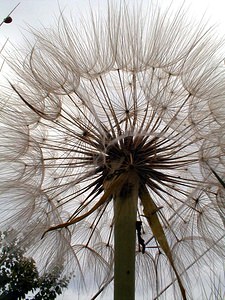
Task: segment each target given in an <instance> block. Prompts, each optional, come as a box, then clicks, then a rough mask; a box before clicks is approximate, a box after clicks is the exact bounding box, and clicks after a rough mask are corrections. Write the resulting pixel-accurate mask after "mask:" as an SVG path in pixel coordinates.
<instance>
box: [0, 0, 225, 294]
mask: <svg viewBox="0 0 225 300" xmlns="http://www.w3.org/2000/svg"><path fill="white" fill-rule="evenodd" d="M33 33H34V37H35V44H34V45H33V46H32V47H30V48H29V47H28V51H27V53H26V55H25V56H23V55H22V54H21V53H20V54H17V60H15V59H14V60H13V61H11V62H10V64H11V66H12V67H13V69H14V71H15V72H16V73H17V75H18V77H17V80H13V81H10V87H9V88H8V89H6V93H5V95H4V99H3V98H2V101H1V102H2V104H1V112H0V120H1V136H0V145H1V146H0V151H1V155H0V165H1V174H0V207H1V210H0V211H1V212H0V220H1V226H4V227H6V228H11V227H13V228H16V229H17V230H19V232H20V234H21V239H22V240H23V242H24V243H26V244H27V246H28V248H29V250H28V252H29V253H30V254H32V255H34V256H35V257H36V259H37V260H38V261H39V266H40V269H41V268H43V269H45V268H48V269H49V268H50V269H51V268H53V266H54V265H55V264H57V263H59V262H60V263H64V266H65V270H67V271H68V272H70V271H74V270H75V272H76V276H77V277H78V276H80V277H79V278H80V279H79V280H78V281H77V282H78V284H80V285H82V284H83V283H86V284H88V285H90V282H91V283H96V284H97V286H101V285H102V284H104V283H105V282H107V281H110V278H111V276H112V272H113V226H114V216H113V203H112V199H113V196H114V195H115V193H117V191H118V189H120V188H121V186H122V185H124V183H126V178H128V177H129V174H130V176H132V174H135V176H136V178H138V182H139V199H138V207H137V221H138V222H142V223H141V224H142V231H141V234H142V238H143V240H144V245H145V246H144V249H143V248H141V247H143V243H142V245H140V244H139V242H138V241H140V235H139V239H137V255H136V264H137V268H136V269H137V278H138V280H137V286H138V287H140V289H138V293H143V297H146V294H148V293H149V294H150V295H151V297H152V298H154V299H156V298H155V297H157V295H162V297H163V296H164V295H166V297H168V295H170V293H173V297H175V298H177V299H180V298H179V297H180V294H179V286H178V284H177V282H176V280H174V276H175V275H177V274H180V276H181V278H182V280H183V281H184V285H185V288H187V289H188V287H189V286H190V282H191V280H192V278H191V277H190V282H189V281H188V280H187V281H185V280H184V279H186V276H188V272H189V271H188V270H189V269H190V270H192V268H194V267H196V268H197V267H200V266H202V265H203V266H205V265H207V266H208V268H210V269H213V268H214V267H215V264H216V262H215V261H218V257H223V255H224V251H223V247H222V242H223V236H224V204H223V201H222V198H223V195H224V191H223V188H222V186H221V184H220V182H219V181H218V180H217V178H216V177H215V174H214V173H213V171H212V170H214V169H216V170H218V175H219V176H221V178H224V161H225V160H224V147H223V146H224V144H223V141H224V136H225V135H224V133H225V130H224V129H225V126H224V115H225V100H224V97H225V96H224V95H225V86H224V82H225V81H224V79H225V68H224V64H223V61H222V55H221V46H222V42H221V41H216V39H215V38H214V32H213V30H212V29H207V28H206V29H205V25H204V24H202V23H199V24H197V23H196V24H191V23H190V21H188V19H187V17H186V13H185V8H184V7H183V8H180V9H179V10H178V11H177V12H174V11H172V10H163V9H161V8H160V7H159V6H157V5H154V4H152V3H151V4H149V7H148V8H147V9H143V7H142V5H139V4H137V3H136V4H135V5H128V4H127V3H126V2H125V1H121V2H120V1H119V2H115V3H114V2H113V4H111V2H110V1H109V4H108V11H107V12H106V14H105V15H103V16H102V17H100V16H99V15H97V14H95V13H94V12H93V11H91V13H90V18H89V19H87V20H86V21H85V22H82V23H81V24H76V25H75V22H74V23H70V22H68V21H67V20H66V19H65V18H64V17H63V16H61V17H60V19H59V22H58V27H57V28H56V29H48V30H45V31H43V32H42V31H40V32H38V31H34V32H33ZM21 57H22V59H21ZM127 189H129V187H127ZM143 191H144V192H143ZM146 193H147V194H148V195H149V197H150V198H149V199H150V200H149V201H150V202H151V205H152V206H151V207H152V210H151V214H152V215H156V216H157V220H159V222H160V224H161V227H162V229H163V232H164V235H165V236H164V238H165V239H166V240H167V243H168V245H169V247H170V252H169V253H165V249H164V248H163V247H162V243H161V241H160V238H161V239H162V237H160V236H157V234H156V233H155V229H154V224H153V225H152V226H151V222H150V221H149V220H150V216H149V215H148V214H147V213H146V211H147V208H146V207H147V206H146V205H147V204H146V202H145V200H144V199H145V198H144V197H145V195H146ZM149 209H150V208H149ZM139 224H140V223H139ZM139 234H140V231H139ZM203 254H204V255H203ZM209 257H210V260H209ZM171 261H172V262H173V264H174V266H175V267H174V266H171ZM175 269H176V270H177V271H175ZM174 272H175V273H176V272H177V274H175V273H174ZM199 272H200V271H199ZM199 272H196V274H200V273H199ZM212 273H213V272H212ZM96 274H97V275H98V276H97V275H96ZM197 276H198V275H197ZM203 279H204V277H203ZM149 281H150V282H151V286H152V289H150V288H149V286H148V282H149ZM185 282H186V283H185ZM188 282H189V283H188ZM170 286H174V287H175V288H174V290H172V291H170V288H169V287H170ZM146 287H148V288H146ZM167 288H168V289H167ZM168 291H169V292H168ZM167 292H168V293H169V294H167ZM145 299H146V298H145ZM167 299H168V298H167Z"/></svg>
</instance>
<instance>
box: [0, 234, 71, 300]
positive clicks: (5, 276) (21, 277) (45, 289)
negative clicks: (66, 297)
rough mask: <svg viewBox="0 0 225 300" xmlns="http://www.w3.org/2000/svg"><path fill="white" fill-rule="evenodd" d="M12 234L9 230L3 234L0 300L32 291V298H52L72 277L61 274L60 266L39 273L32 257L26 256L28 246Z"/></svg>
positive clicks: (0, 264) (23, 297) (1, 243)
mask: <svg viewBox="0 0 225 300" xmlns="http://www.w3.org/2000/svg"><path fill="white" fill-rule="evenodd" d="M9 237H10V233H9V234H8V233H5V232H4V233H1V237H0V247H1V250H0V300H18V299H27V298H26V295H27V293H28V292H32V293H33V296H31V297H32V299H33V300H43V299H46V300H52V299H55V298H56V297H57V295H60V294H61V293H62V289H63V288H66V287H67V286H68V283H69V279H70V278H69V277H67V278H66V277H63V276H62V275H61V268H60V267H56V268H55V269H54V270H53V271H52V272H51V273H47V274H44V275H42V276H40V275H39V273H38V270H37V267H36V264H35V261H34V260H33V258H31V257H26V256H25V255H24V254H25V249H22V248H21V247H20V246H19V244H18V241H17V240H16V239H10V238H9ZM29 299H31V298H29Z"/></svg>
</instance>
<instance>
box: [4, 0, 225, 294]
mask: <svg viewBox="0 0 225 300" xmlns="http://www.w3.org/2000/svg"><path fill="white" fill-rule="evenodd" d="M127 1H128V2H131V1H133V0H127ZM144 1H145V0H144ZM146 1H147V0H146ZM148 1H151V0H148ZM166 1H167V0H162V1H159V2H166ZM19 2H20V4H19V6H18V7H17V8H16V10H15V11H14V12H13V13H12V15H11V16H12V18H13V22H12V23H10V24H3V25H2V26H1V27H0V47H1V46H2V45H3V44H4V42H5V41H6V40H7V38H9V40H10V42H12V43H13V44H17V43H18V44H21V43H22V41H23V38H22V35H25V36H27V35H28V33H27V32H26V30H25V29H26V28H27V24H29V25H30V26H32V27H34V28H40V27H41V26H42V25H44V26H50V25H51V24H54V21H55V20H56V19H57V16H58V15H59V7H60V8H61V9H62V10H64V9H65V15H69V14H71V15H73V17H74V16H76V15H79V14H80V12H82V13H84V14H85V11H86V10H87V8H88V6H89V2H90V3H91V5H92V6H93V7H96V6H98V5H99V3H100V6H101V9H102V10H104V5H103V6H102V4H103V3H104V4H106V2H107V0H99V1H98V0H0V22H1V20H3V19H4V18H5V17H6V16H7V15H8V14H9V13H10V11H11V10H12V9H13V8H14V7H15V6H16V5H17V4H18V3H19ZM181 2H183V1H182V0H174V3H175V5H177V6H178V5H179V4H180V3H181ZM186 2H187V3H188V4H189V3H190V13H191V14H193V15H196V16H198V17H199V18H201V17H202V16H203V14H204V13H205V12H206V15H207V16H208V17H209V18H210V21H209V22H211V24H217V25H218V32H219V33H220V34H221V35H224V36H225V1H224V0H192V1H191V0H186ZM0 49H1V48H0ZM57 299H60V300H62V299H63V300H70V299H73V300H74V299H78V296H77V295H76V293H75V291H74V290H73V288H72V287H71V288H70V289H69V290H68V291H66V292H65V293H64V294H63V296H60V297H58V298H57ZM79 299H82V297H80V298H79ZM83 299H87V298H83ZM104 299H105V300H108V299H112V298H111V297H109V298H108V299H107V295H105V297H104Z"/></svg>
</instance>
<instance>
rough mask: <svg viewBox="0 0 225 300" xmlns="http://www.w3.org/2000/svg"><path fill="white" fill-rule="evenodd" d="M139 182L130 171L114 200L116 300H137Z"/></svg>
mask: <svg viewBox="0 0 225 300" xmlns="http://www.w3.org/2000/svg"><path fill="white" fill-rule="evenodd" d="M138 190H139V180H138V176H137V175H136V174H135V173H134V172H133V171H131V172H130V173H129V176H128V178H127V180H126V182H125V183H124V184H123V185H122V187H121V188H119V189H118V191H116V193H115V194H114V196H113V199H114V217H115V226H114V243H115V245H114V248H115V257H114V263H115V265H114V300H128V299H129V300H134V298H135V245H136V218H137V201H138Z"/></svg>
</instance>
